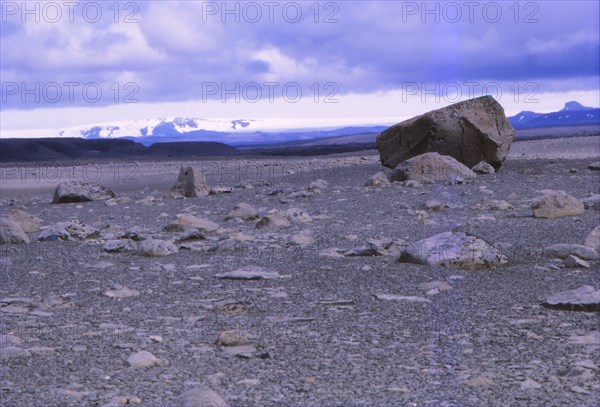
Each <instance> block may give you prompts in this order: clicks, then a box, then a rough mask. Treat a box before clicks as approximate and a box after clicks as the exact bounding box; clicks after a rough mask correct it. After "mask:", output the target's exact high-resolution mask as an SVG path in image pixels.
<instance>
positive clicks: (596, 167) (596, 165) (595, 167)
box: [588, 161, 600, 171]
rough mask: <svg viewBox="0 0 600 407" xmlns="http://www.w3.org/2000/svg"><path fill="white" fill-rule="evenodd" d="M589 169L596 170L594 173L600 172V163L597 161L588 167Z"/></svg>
mask: <svg viewBox="0 0 600 407" xmlns="http://www.w3.org/2000/svg"><path fill="white" fill-rule="evenodd" d="M588 169H590V170H594V171H598V170H600V161H596V162H594V163H591V164H590V165H588Z"/></svg>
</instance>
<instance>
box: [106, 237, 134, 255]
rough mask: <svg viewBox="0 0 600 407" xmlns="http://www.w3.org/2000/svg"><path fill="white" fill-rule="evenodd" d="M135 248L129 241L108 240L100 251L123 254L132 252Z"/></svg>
mask: <svg viewBox="0 0 600 407" xmlns="http://www.w3.org/2000/svg"><path fill="white" fill-rule="evenodd" d="M136 249H137V247H136V245H135V243H134V242H133V241H132V240H129V239H115V240H109V241H107V242H106V243H105V244H104V247H103V248H102V250H104V251H105V252H107V253H125V252H134V251H136Z"/></svg>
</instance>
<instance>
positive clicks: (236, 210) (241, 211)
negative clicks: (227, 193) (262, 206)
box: [225, 202, 260, 220]
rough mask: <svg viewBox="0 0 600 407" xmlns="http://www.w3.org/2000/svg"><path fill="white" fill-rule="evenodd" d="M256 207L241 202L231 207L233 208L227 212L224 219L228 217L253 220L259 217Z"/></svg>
mask: <svg viewBox="0 0 600 407" xmlns="http://www.w3.org/2000/svg"><path fill="white" fill-rule="evenodd" d="M259 216H260V215H259V213H258V209H257V208H255V207H254V206H252V205H250V204H248V203H245V202H242V203H239V204H237V205H236V206H234V207H233V210H232V211H231V212H229V214H228V215H227V217H226V218H225V220H229V219H242V220H254V219H258V218H259Z"/></svg>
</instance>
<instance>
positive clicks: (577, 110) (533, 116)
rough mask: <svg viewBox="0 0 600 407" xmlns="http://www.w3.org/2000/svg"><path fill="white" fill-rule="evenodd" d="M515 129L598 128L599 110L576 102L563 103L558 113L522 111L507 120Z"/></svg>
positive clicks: (599, 123) (599, 121)
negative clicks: (593, 126) (586, 126)
mask: <svg viewBox="0 0 600 407" xmlns="http://www.w3.org/2000/svg"><path fill="white" fill-rule="evenodd" d="M508 121H509V122H510V124H512V126H513V127H514V128H515V129H530V128H534V127H563V126H582V125H598V126H600V108H594V107H586V106H583V105H582V104H581V103H579V102H576V101H571V102H567V103H565V107H564V108H562V109H561V110H560V111H558V112H551V113H536V112H531V111H523V112H520V113H518V114H516V115H515V116H511V117H509V118H508Z"/></svg>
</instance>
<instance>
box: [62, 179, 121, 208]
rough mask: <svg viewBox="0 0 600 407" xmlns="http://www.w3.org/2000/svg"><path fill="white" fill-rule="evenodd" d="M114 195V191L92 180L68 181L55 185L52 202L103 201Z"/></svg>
mask: <svg viewBox="0 0 600 407" xmlns="http://www.w3.org/2000/svg"><path fill="white" fill-rule="evenodd" d="M114 197H115V194H114V192H112V191H111V190H110V189H108V188H106V187H103V186H102V185H98V184H94V183H92V182H79V181H68V182H61V183H60V184H58V185H57V186H56V189H55V190H54V198H53V199H52V203H55V204H60V203H75V202H89V201H103V200H107V199H110V198H114Z"/></svg>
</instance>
